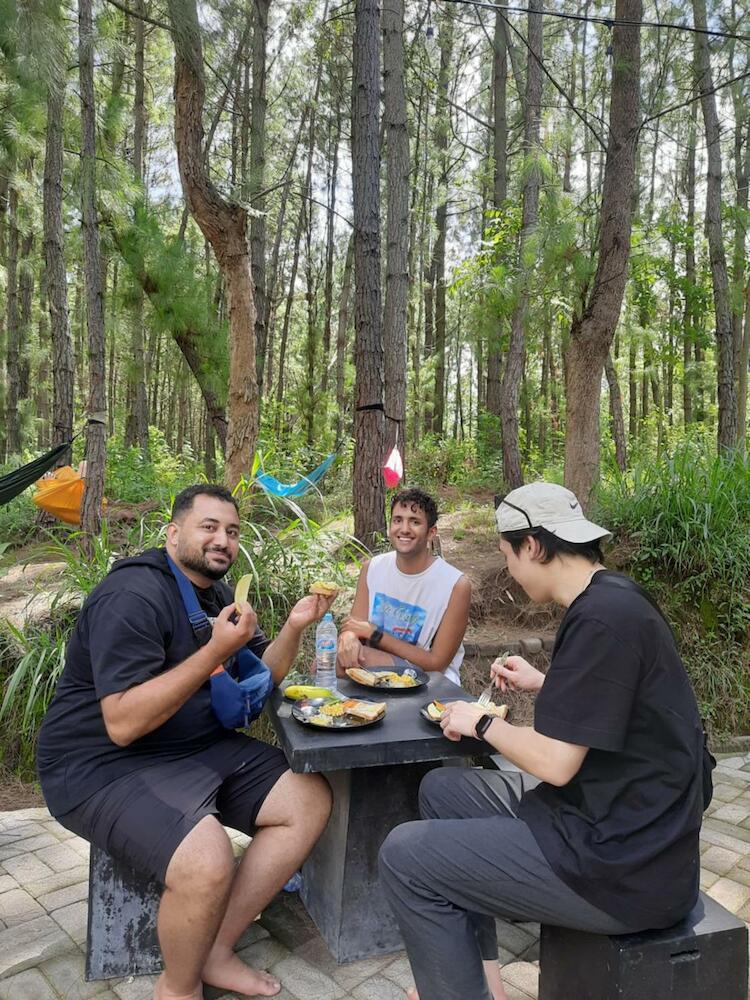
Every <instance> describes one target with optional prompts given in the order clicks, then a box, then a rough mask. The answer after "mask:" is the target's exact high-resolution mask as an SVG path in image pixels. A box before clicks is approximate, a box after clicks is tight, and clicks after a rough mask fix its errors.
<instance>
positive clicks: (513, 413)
mask: <svg viewBox="0 0 750 1000" xmlns="http://www.w3.org/2000/svg"><path fill="white" fill-rule="evenodd" d="M529 6H530V13H529V19H528V39H529V56H528V62H527V67H526V100H525V102H524V105H525V108H526V118H525V121H524V142H523V151H524V173H525V181H524V186H523V211H522V221H521V233H520V236H519V240H518V280H519V284H520V289H519V295H518V302H517V304H516V307H515V309H514V310H513V316H512V317H511V322H510V341H509V344H508V355H507V358H506V360H505V371H504V372H503V383H502V391H501V399H500V413H501V424H502V432H503V480H504V484H505V487H506V489H509V490H514V489H516V488H517V487H518V486H521V485H522V484H523V469H522V467H521V450H520V447H519V442H518V402H519V398H520V391H521V381H522V379H523V369H524V363H525V359H526V330H525V327H526V313H527V311H528V307H529V282H530V281H531V270H530V267H529V263H528V261H527V259H526V258H527V256H528V253H529V249H528V248H529V242H530V240H531V238H532V235H533V233H534V230H535V229H536V224H537V219H538V217H539V163H538V159H539V130H540V124H541V113H542V108H541V105H542V66H541V60H542V54H543V52H542V50H543V28H542V15H541V13H540V11H541V10H542V3H541V0H530V4H529Z"/></svg>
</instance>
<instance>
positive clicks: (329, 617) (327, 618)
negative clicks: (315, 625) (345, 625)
mask: <svg viewBox="0 0 750 1000" xmlns="http://www.w3.org/2000/svg"><path fill="white" fill-rule="evenodd" d="M323 621H324V622H332V621H333V615H332V614H331V612H330V611H326V613H325V614H324V615H323Z"/></svg>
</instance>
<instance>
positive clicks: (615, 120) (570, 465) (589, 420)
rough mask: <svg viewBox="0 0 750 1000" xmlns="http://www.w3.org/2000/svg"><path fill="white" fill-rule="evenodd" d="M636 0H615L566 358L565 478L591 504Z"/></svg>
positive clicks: (621, 236)
mask: <svg viewBox="0 0 750 1000" xmlns="http://www.w3.org/2000/svg"><path fill="white" fill-rule="evenodd" d="M642 11H643V5H642V2H641V0H617V3H616V6H615V18H616V20H617V21H618V22H631V23H630V24H627V23H618V24H615V26H614V28H613V29H612V56H613V58H612V84H611V98H610V109H609V141H608V143H607V156H606V164H605V169H604V186H603V191H602V207H601V227H600V231H599V240H598V260H597V267H596V273H595V275H594V280H593V284H592V287H591V291H590V294H589V295H588V300H587V302H586V304H585V306H584V308H583V312H582V313H581V315H579V316H576V317H575V318H574V320H573V323H572V326H571V331H570V341H569V344H568V350H567V357H566V379H565V384H566V390H567V423H566V434H565V483H566V485H567V486H568V487H570V488H571V489H572V490H573V491H574V492H575V493H576V494H577V496H578V498H579V500H580V501H581V503H582V504H583V505H584V507H585V506H586V505H587V504H588V502H589V500H590V498H591V495H592V493H593V490H594V488H595V486H596V484H597V482H598V478H599V453H600V432H599V401H600V396H601V382H602V372H603V369H604V364H605V361H606V358H607V353H608V352H609V349H610V346H611V344H612V340H613V338H614V335H615V330H616V328H617V323H618V321H619V317H620V309H621V308H622V298H623V293H624V290H625V282H626V280H627V274H628V260H629V257H630V232H631V225H632V217H633V202H634V199H633V189H634V184H635V162H636V149H637V144H638V126H639V117H640V107H639V104H640V72H641V66H640V63H641V42H640V34H639V32H640V29H639V27H637V25H636V24H635V22H638V21H640V20H641V15H642Z"/></svg>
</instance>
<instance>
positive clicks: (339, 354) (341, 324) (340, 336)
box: [336, 234, 354, 441]
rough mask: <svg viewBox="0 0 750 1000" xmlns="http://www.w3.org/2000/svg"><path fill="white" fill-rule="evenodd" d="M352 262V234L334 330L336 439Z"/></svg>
mask: <svg viewBox="0 0 750 1000" xmlns="http://www.w3.org/2000/svg"><path fill="white" fill-rule="evenodd" d="M353 263H354V235H353V234H352V236H350V237H349V243H348V245H347V248H346V261H345V263H344V276H343V278H342V279H341V297H340V299H339V313H338V325H337V330H336V441H340V440H341V438H342V436H343V434H344V407H345V405H346V398H345V396H344V368H345V365H346V354H347V350H346V346H347V333H348V330H349V297H350V295H351V286H352V265H353Z"/></svg>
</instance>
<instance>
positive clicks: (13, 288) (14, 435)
mask: <svg viewBox="0 0 750 1000" xmlns="http://www.w3.org/2000/svg"><path fill="white" fill-rule="evenodd" d="M18 242H19V236H18V191H17V190H16V187H15V185H13V186H12V187H11V188H10V190H9V192H8V262H7V264H6V310H7V312H6V317H7V318H6V332H7V347H6V355H5V366H6V373H7V379H8V392H7V399H6V403H5V426H6V447H7V451H8V453H9V454H11V455H15V454H17V453H18V452H19V451H20V450H21V427H20V423H19V419H18V395H19V393H18V346H19V341H18V338H19V324H18V249H19V247H18Z"/></svg>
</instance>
